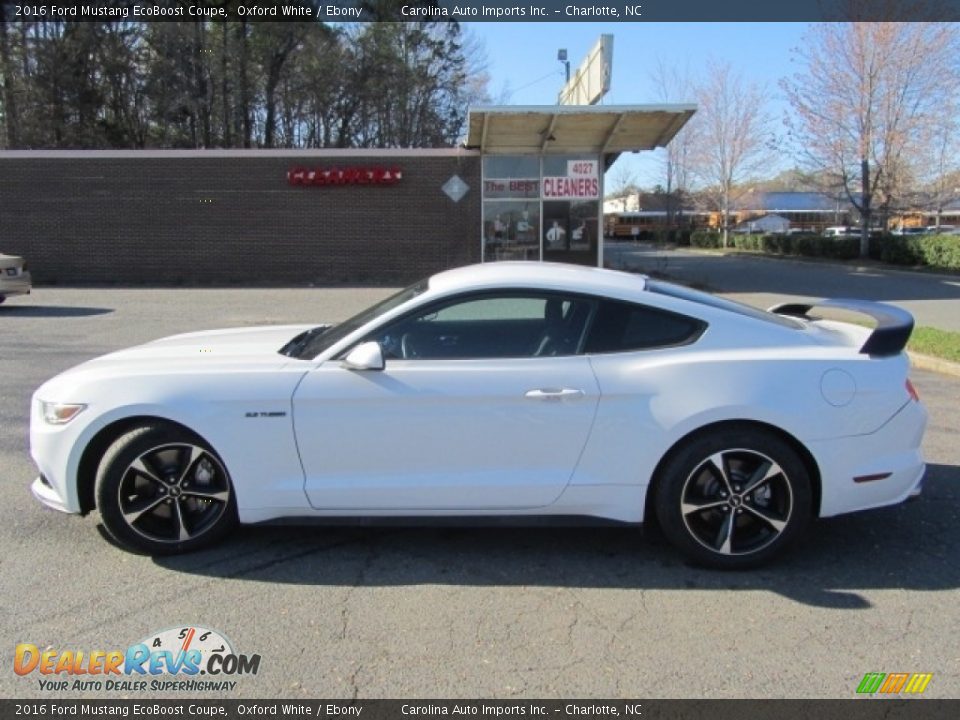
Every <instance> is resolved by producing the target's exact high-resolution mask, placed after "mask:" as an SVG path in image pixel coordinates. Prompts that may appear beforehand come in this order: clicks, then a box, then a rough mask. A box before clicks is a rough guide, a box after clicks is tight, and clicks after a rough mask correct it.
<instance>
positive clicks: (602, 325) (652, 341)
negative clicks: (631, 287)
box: [584, 300, 706, 353]
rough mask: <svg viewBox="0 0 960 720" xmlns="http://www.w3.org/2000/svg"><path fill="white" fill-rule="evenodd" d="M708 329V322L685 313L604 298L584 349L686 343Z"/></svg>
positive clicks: (645, 347)
mask: <svg viewBox="0 0 960 720" xmlns="http://www.w3.org/2000/svg"><path fill="white" fill-rule="evenodd" d="M705 329H706V324H705V323H703V322H701V321H700V320H695V319H694V318H689V317H686V316H684V315H677V314H676V313H672V312H667V311H665V310H657V309H654V308H649V307H645V306H643V305H634V304H633V303H628V302H618V301H615V300H604V301H602V302H601V303H600V307H599V308H598V309H597V314H596V317H595V318H594V320H593V324H592V325H591V327H590V334H589V336H588V337H587V344H586V347H585V348H584V351H585V352H587V353H610V352H625V351H629V350H648V349H651V348H659V347H669V346H671V345H684V344H686V343H691V342H694V341H695V340H696V339H697V338H699V337H700V335H701V334H703V331H704V330H705Z"/></svg>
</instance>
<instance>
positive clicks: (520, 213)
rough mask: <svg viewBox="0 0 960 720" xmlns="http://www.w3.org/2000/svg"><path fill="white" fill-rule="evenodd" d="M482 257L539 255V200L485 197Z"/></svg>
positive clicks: (534, 257)
mask: <svg viewBox="0 0 960 720" xmlns="http://www.w3.org/2000/svg"><path fill="white" fill-rule="evenodd" d="M483 244H484V248H483V259H484V260H486V261H490V260H539V259H540V202H539V200H529V201H526V202H517V201H511V200H485V201H484V203H483Z"/></svg>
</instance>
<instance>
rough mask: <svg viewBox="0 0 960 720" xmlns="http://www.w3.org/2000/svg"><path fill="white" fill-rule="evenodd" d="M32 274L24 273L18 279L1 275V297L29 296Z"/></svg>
mask: <svg viewBox="0 0 960 720" xmlns="http://www.w3.org/2000/svg"><path fill="white" fill-rule="evenodd" d="M31 285H32V283H31V281H30V273H28V272H26V273H22V274H20V275H17V276H16V277H7V276H3V275H0V295H3V296H4V297H10V296H11V295H29V294H30V288H31Z"/></svg>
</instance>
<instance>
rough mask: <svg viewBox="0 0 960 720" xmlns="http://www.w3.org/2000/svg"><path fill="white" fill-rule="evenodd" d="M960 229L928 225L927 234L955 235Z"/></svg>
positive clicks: (949, 226) (952, 226)
mask: <svg viewBox="0 0 960 720" xmlns="http://www.w3.org/2000/svg"><path fill="white" fill-rule="evenodd" d="M958 230H960V228H958V227H956V226H955V225H940V226H939V227H937V226H936V225H927V227H926V229H925V233H926V234H927V235H955V234H957V231H958Z"/></svg>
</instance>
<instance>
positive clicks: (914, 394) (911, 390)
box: [907, 378, 920, 402]
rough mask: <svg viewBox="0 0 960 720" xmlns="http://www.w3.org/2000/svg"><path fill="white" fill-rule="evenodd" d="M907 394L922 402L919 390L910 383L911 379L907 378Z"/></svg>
mask: <svg viewBox="0 0 960 720" xmlns="http://www.w3.org/2000/svg"><path fill="white" fill-rule="evenodd" d="M907 394H909V395H910V397H911V398H912V399H913V400H915V401H916V402H920V394H919V393H918V392H917V389H916V388H915V387H914V386H913V383H912V382H910V378H907Z"/></svg>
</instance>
